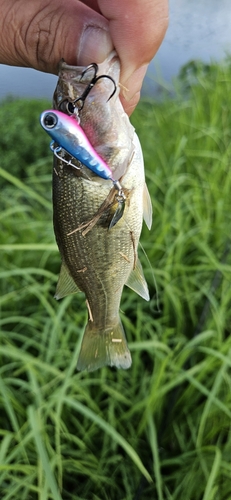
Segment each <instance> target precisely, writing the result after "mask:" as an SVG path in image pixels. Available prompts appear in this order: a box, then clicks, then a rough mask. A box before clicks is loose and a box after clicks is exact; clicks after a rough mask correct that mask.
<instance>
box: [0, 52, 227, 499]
mask: <svg viewBox="0 0 231 500" xmlns="http://www.w3.org/2000/svg"><path fill="white" fill-rule="evenodd" d="M230 81H231V67H230V64H229V61H227V62H226V63H224V65H222V66H217V65H215V64H214V65H211V66H210V67H209V66H208V67H206V68H205V67H204V66H203V65H200V64H191V65H189V66H188V67H187V68H184V70H183V72H182V74H181V80H180V81H179V82H178V94H177V95H176V97H175V98H174V99H169V98H167V97H166V98H165V99H164V100H163V101H158V102H155V101H154V100H153V99H152V100H143V101H142V102H141V103H140V105H139V107H138V109H137V111H136V112H135V113H134V115H133V117H132V121H133V124H134V126H135V128H136V130H137V132H138V135H139V137H140V140H141V143H142V147H143V152H144V159H145V169H146V178H147V183H148V188H149V191H150V194H151V198H152V203H153V209H154V216H153V227H152V230H151V231H150V232H149V231H148V230H147V229H146V228H144V230H143V233H142V238H141V246H142V247H143V250H144V252H142V248H140V256H141V260H142V263H143V267H144V272H145V275H146V277H147V281H148V285H149V289H150V294H151V301H150V302H149V303H145V302H144V301H142V299H141V298H139V297H137V296H136V295H135V294H134V293H133V292H132V291H131V290H127V289H125V290H124V293H123V297H122V302H121V309H122V310H121V316H122V320H123V323H124V326H125V329H126V334H127V338H128V340H129V346H130V349H131V351H132V357H133V364H132V368H131V369H130V370H128V371H121V370H118V371H117V370H115V369H109V368H104V369H102V370H99V371H96V372H94V373H91V374H88V373H84V372H83V373H78V372H76V362H77V357H78V351H79V347H80V342H81V335H82V333H83V328H84V324H85V322H86V311H85V304H84V297H83V296H82V295H81V294H79V295H76V296H74V297H66V298H65V299H63V300H62V301H60V302H59V303H57V302H56V301H55V300H54V299H53V295H54V291H55V285H56V282H57V275H58V272H59V266H60V257H59V254H58V252H57V247H56V244H55V241H54V236H53V228H52V207H51V194H50V192H51V168H52V160H51V153H49V148H48V144H49V139H48V140H47V138H46V137H44V133H43V131H42V130H41V131H40V129H39V125H38V116H39V113H40V111H42V109H45V107H47V103H43V102H40V101H15V102H11V101H10V102H9V101H8V102H7V101H6V102H3V103H2V105H1V109H0V128H1V136H0V176H1V186H2V188H1V198H0V206H1V210H0V225H1V227H0V231H1V241H0V252H1V259H0V277H1V282H0V286H1V293H0V358H1V362H0V492H1V499H2V500H11V499H12V500H13V499H16V498H20V499H22V500H24V499H25V500H35V499H39V500H60V499H63V500H69V499H71V500H76V499H78V500H91V499H92V500H117V499H121V500H145V499H150V498H152V499H157V500H228V499H229V498H231V483H230V474H231V434H230V422H231V383H230V371H231V356H230V354H231V338H230V321H231V312H230V311H231V308H230V302H231V284H230V271H231V265H230V264H231V257H230V249H231V245H230V225H231V220H230V218H231V215H230V214H231V197H230V192H231V172H230V160H231V132H230V131H231V116H230V109H231V96H230V92H229V87H230ZM7 113H10V114H11V120H10V121H11V123H12V127H10V126H7V127H6V128H5V120H6V115H7ZM16 119H17V120H18V123H19V124H20V125H19V126H17V127H16V126H15V120H16ZM8 125H9V123H8ZM12 150H13V151H12ZM146 256H147V257H148V258H147V257H146Z"/></svg>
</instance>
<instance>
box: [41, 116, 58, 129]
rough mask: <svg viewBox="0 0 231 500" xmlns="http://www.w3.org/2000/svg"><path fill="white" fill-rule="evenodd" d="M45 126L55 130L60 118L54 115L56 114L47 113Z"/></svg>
mask: <svg viewBox="0 0 231 500" xmlns="http://www.w3.org/2000/svg"><path fill="white" fill-rule="evenodd" d="M43 122H44V125H45V127H46V128H49V129H50V128H54V127H55V125H57V123H58V118H57V116H56V115H55V114H54V113H47V114H46V115H45V116H44V120H43Z"/></svg>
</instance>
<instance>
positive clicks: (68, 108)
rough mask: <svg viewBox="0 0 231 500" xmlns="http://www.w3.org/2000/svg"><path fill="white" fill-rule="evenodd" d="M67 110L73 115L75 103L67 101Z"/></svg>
mask: <svg viewBox="0 0 231 500" xmlns="http://www.w3.org/2000/svg"><path fill="white" fill-rule="evenodd" d="M67 112H68V113H69V114H70V115H73V114H74V112H75V105H74V104H73V103H72V102H68V103H67Z"/></svg>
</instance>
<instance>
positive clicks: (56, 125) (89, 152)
mask: <svg viewBox="0 0 231 500" xmlns="http://www.w3.org/2000/svg"><path fill="white" fill-rule="evenodd" d="M40 123H41V125H42V127H43V129H44V130H45V131H46V132H47V133H48V134H49V135H50V137H51V138H52V139H53V141H55V143H57V144H58V146H59V147H61V148H63V149H65V150H66V151H67V152H68V153H69V154H70V155H71V156H73V157H74V158H76V159H77V160H79V161H80V162H81V163H83V165H85V166H86V167H88V168H89V169H90V170H92V172H94V173H95V174H96V175H98V176H99V177H102V178H103V179H108V180H109V179H110V180H112V181H114V179H113V175H112V171H111V169H110V167H109V166H108V165H107V164H106V162H105V161H104V160H103V159H102V158H101V157H100V156H99V155H98V154H97V152H96V151H95V150H94V148H93V147H92V145H91V144H90V142H89V140H88V138H87V137H86V135H85V133H84V131H83V129H82V128H81V126H80V125H79V124H78V122H77V121H76V119H75V118H74V117H71V116H68V115H66V114H65V113H62V112H61V111H56V110H53V109H49V110H46V111H43V113H42V114H41V116H40Z"/></svg>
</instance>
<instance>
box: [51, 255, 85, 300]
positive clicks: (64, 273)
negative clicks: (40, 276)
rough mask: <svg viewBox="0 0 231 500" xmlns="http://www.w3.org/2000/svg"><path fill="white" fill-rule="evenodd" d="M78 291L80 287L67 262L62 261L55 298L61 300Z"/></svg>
mask: <svg viewBox="0 0 231 500" xmlns="http://www.w3.org/2000/svg"><path fill="white" fill-rule="evenodd" d="M77 292H80V289H79V288H78V286H77V285H76V283H75V282H74V280H73V278H72V277H71V275H70V273H69V271H68V268H67V266H66V264H65V263H64V262H62V265H61V269H60V274H59V279H58V283H57V287H56V292H55V299H57V300H59V299H62V298H63V297H66V295H71V294H72V293H77Z"/></svg>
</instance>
